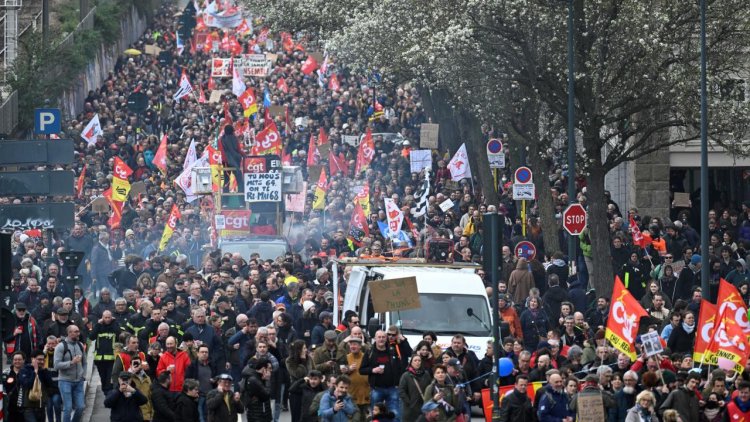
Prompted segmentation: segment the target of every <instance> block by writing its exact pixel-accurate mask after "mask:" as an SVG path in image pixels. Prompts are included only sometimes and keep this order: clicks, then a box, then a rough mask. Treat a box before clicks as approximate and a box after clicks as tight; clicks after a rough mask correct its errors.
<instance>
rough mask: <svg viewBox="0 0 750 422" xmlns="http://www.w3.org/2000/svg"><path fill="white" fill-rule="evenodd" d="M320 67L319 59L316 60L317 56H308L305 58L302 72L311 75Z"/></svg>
mask: <svg viewBox="0 0 750 422" xmlns="http://www.w3.org/2000/svg"><path fill="white" fill-rule="evenodd" d="M318 67H320V66H319V65H318V61H317V60H315V57H313V56H307V60H305V62H304V63H302V73H304V74H305V75H308V76H309V75H310V74H312V73H313V72H315V71H316V70H317V69H318Z"/></svg>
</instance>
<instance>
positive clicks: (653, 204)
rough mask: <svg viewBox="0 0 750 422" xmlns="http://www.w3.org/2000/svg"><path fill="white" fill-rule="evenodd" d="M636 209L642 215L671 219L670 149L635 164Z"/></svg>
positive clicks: (643, 158)
mask: <svg viewBox="0 0 750 422" xmlns="http://www.w3.org/2000/svg"><path fill="white" fill-rule="evenodd" d="M634 172H635V183H634V185H635V187H636V189H635V204H634V205H635V207H636V208H638V211H639V213H640V215H648V216H651V217H661V218H669V209H670V206H671V203H670V199H669V149H667V148H664V149H661V150H659V151H657V152H654V153H651V154H648V155H646V156H644V157H641V158H639V159H638V160H636V162H635V169H634Z"/></svg>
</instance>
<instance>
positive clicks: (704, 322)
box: [693, 299, 718, 365]
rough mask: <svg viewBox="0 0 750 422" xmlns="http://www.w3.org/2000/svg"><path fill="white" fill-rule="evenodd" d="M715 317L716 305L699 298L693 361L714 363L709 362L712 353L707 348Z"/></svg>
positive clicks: (712, 333) (711, 335)
mask: <svg viewBox="0 0 750 422" xmlns="http://www.w3.org/2000/svg"><path fill="white" fill-rule="evenodd" d="M716 317H718V315H717V314H716V305H714V304H713V303H711V302H709V301H707V300H706V299H703V300H701V309H700V315H699V317H698V325H697V326H696V327H697V330H698V331H697V332H696V333H695V345H694V346H693V361H695V362H699V363H701V364H703V363H704V362H705V363H708V364H709V365H716V363H711V362H712V357H713V354H712V353H711V352H710V351H709V350H708V346H709V344H710V343H711V339H712V338H713V336H714V328H716V323H717V321H716Z"/></svg>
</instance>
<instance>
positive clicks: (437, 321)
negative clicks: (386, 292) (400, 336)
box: [390, 293, 492, 337]
mask: <svg viewBox="0 0 750 422" xmlns="http://www.w3.org/2000/svg"><path fill="white" fill-rule="evenodd" d="M419 300H420V303H421V305H422V307H421V308H420V309H408V310H405V311H399V312H391V315H390V319H391V322H392V323H396V322H397V321H399V320H400V321H401V330H402V331H403V333H404V334H420V335H421V334H423V333H425V332H427V331H434V332H435V333H437V334H438V335H454V334H458V333H460V334H463V335H465V336H475V337H488V336H490V335H491V333H490V327H492V323H491V321H490V311H489V309H488V307H487V306H488V304H487V300H486V299H485V298H484V297H483V296H478V295H448V294H438V293H423V294H420V295H419ZM468 308H472V309H473V310H474V315H476V316H477V317H478V318H479V319H480V320H481V321H482V322H483V323H484V325H482V323H481V322H479V321H477V319H476V318H474V317H473V316H469V315H467V313H466V310H467V309H468Z"/></svg>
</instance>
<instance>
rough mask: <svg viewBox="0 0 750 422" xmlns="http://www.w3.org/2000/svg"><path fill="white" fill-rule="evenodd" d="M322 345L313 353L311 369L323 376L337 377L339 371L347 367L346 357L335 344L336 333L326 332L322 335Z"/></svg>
mask: <svg viewBox="0 0 750 422" xmlns="http://www.w3.org/2000/svg"><path fill="white" fill-rule="evenodd" d="M323 337H324V341H323V344H321V345H319V346H318V347H316V348H315V350H314V351H313V367H314V369H317V370H318V371H320V372H321V373H322V374H323V375H325V376H329V375H339V374H341V373H342V372H341V369H342V367H344V366H347V362H346V356H345V355H344V354H343V353H341V352H339V348H338V345H337V344H336V332H335V331H333V330H327V331H326V332H325V334H324V335H323Z"/></svg>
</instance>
